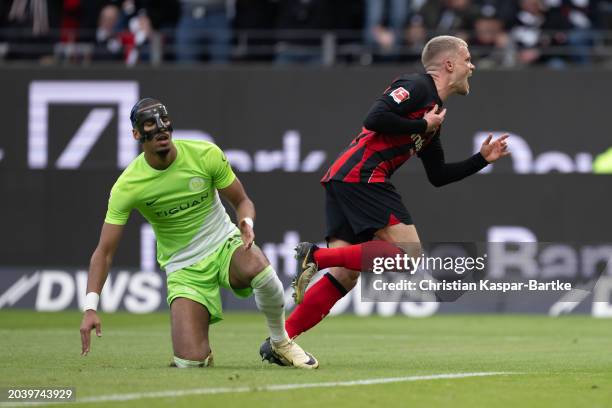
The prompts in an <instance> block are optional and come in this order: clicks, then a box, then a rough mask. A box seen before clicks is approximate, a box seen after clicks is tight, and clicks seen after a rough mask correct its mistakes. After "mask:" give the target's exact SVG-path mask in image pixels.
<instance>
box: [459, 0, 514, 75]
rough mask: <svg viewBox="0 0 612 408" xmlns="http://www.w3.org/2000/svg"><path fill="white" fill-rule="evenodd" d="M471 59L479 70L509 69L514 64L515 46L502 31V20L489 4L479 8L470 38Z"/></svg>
mask: <svg viewBox="0 0 612 408" xmlns="http://www.w3.org/2000/svg"><path fill="white" fill-rule="evenodd" d="M470 49H471V50H472V58H473V59H474V61H475V64H476V66H477V67H479V68H493V67H510V66H513V65H514V64H515V53H516V50H515V46H514V43H513V42H512V40H511V38H510V36H509V35H508V34H507V33H506V32H505V31H504V20H503V19H502V17H501V16H499V14H497V10H496V9H495V7H494V6H493V5H491V4H487V5H485V6H483V7H482V8H481V12H480V15H479V16H478V17H477V18H476V21H475V22H474V31H473V36H472V38H470Z"/></svg>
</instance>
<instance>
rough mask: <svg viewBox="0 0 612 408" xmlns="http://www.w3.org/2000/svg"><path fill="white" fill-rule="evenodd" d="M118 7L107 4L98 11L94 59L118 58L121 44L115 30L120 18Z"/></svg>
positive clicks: (119, 57) (120, 52) (121, 47)
mask: <svg viewBox="0 0 612 408" xmlns="http://www.w3.org/2000/svg"><path fill="white" fill-rule="evenodd" d="M120 13H121V11H120V9H119V7H117V6H115V5H112V4H109V5H107V6H105V7H104V8H103V9H102V11H100V16H99V18H98V27H97V28H96V38H95V43H96V47H95V50H94V57H93V58H94V59H95V60H100V61H109V60H120V59H121V57H122V50H123V45H122V43H121V38H120V36H119V35H118V32H117V26H118V24H119V18H120Z"/></svg>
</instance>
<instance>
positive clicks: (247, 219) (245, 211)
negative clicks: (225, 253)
mask: <svg viewBox="0 0 612 408" xmlns="http://www.w3.org/2000/svg"><path fill="white" fill-rule="evenodd" d="M219 194H221V197H223V198H224V199H225V200H226V201H227V202H229V203H230V204H231V205H232V207H233V208H234V211H236V219H238V228H240V234H241V236H242V242H243V243H244V246H245V248H246V249H249V248H251V246H252V245H253V242H254V241H255V232H254V231H253V220H254V219H255V205H254V204H253V202H252V201H251V200H250V199H249V197H248V196H247V193H246V191H245V190H244V187H243V186H242V183H241V182H240V180H238V178H237V177H236V178H235V179H234V181H233V182H232V184H230V185H229V186H228V187H226V188H222V189H220V190H219Z"/></svg>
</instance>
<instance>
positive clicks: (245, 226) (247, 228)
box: [239, 219, 255, 249]
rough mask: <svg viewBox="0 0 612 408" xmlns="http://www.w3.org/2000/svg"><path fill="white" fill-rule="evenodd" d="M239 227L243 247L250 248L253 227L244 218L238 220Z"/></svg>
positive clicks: (252, 238)
mask: <svg viewBox="0 0 612 408" xmlns="http://www.w3.org/2000/svg"><path fill="white" fill-rule="evenodd" d="M239 228H240V236H241V237H242V242H243V243H244V248H245V249H250V248H251V246H253V242H254V241H255V232H254V231H253V227H252V226H251V224H249V223H248V222H247V221H246V219H244V220H242V221H240V225H239Z"/></svg>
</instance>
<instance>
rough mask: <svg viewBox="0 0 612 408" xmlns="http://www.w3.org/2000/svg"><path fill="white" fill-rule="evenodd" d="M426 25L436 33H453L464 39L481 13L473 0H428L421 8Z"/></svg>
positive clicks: (420, 12)
mask: <svg viewBox="0 0 612 408" xmlns="http://www.w3.org/2000/svg"><path fill="white" fill-rule="evenodd" d="M419 14H420V15H421V16H423V22H424V24H425V27H427V28H428V29H431V30H434V31H435V32H436V34H452V35H455V36H458V37H461V38H464V39H467V38H468V32H469V31H470V30H472V28H473V26H474V20H475V19H476V17H477V16H478V14H479V10H478V6H476V5H475V4H473V3H472V1H471V0H443V1H428V2H426V3H425V4H424V5H423V7H422V8H421V9H420V10H419Z"/></svg>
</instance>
